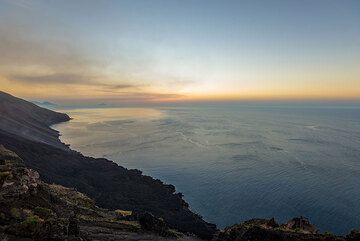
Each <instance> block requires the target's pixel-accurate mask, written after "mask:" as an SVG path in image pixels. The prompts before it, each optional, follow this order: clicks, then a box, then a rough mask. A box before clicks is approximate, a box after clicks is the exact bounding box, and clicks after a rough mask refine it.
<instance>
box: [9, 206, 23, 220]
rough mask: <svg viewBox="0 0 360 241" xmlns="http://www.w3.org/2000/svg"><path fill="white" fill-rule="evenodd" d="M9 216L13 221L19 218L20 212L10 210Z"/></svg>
mask: <svg viewBox="0 0 360 241" xmlns="http://www.w3.org/2000/svg"><path fill="white" fill-rule="evenodd" d="M10 214H11V217H13V218H15V219H20V218H21V211H20V209H18V208H12V209H11V210H10Z"/></svg>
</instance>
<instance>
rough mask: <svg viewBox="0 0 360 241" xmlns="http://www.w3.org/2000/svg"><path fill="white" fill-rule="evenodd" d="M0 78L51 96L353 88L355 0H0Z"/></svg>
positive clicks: (359, 23)
mask: <svg viewBox="0 0 360 241" xmlns="http://www.w3.org/2000/svg"><path fill="white" fill-rule="evenodd" d="M0 90H3V91H6V92H9V93H11V94H14V95H18V96H20V97H24V98H28V99H36V100H53V101H66V100H71V101H88V100H96V101H98V100H99V101H100V100H101V101H140V102H147V101H181V100H237V99H239V100H244V99H245V100H258V99H261V100H273V99H275V100H279V99H281V100H282V99H284V100H293V99H295V100H299V99H300V100H301V99H335V100H349V99H351V100H354V99H359V100H360V1H358V0H354V1H350V0H348V1H347V0H343V1H339V0H302V1H298V0H293V1H292V0H278V1H275V0H274V1H266V0H264V1H257V0H255V1H250V0H249V1H241V0H234V1H220V0H218V1H210V0H208V1H202V0H194V1H189V0H178V1H172V0H164V1H158V0H143V1H141V0H129V1H125V0H119V1H107V0H98V1H95V0H94V1H89V0H87V1H80V0H76V1H74V0H69V1H64V0H58V1H45V0H44V1H41V0H39V1H35V0H33V1H32V0H0Z"/></svg>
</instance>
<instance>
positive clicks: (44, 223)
mask: <svg viewBox="0 0 360 241" xmlns="http://www.w3.org/2000/svg"><path fill="white" fill-rule="evenodd" d="M0 187H1V188H0V240H19V239H21V238H30V239H32V240H59V241H60V240H63V241H65V240H79V241H80V240H104V241H106V240H109V241H110V240H112V241H114V240H149V241H151V240H154V241H155V240H163V241H166V240H175V239H176V240H179V241H180V240H184V241H185V240H187V241H190V240H197V239H195V238H194V237H189V236H186V235H184V234H182V233H179V232H177V231H175V230H170V229H169V228H168V227H167V225H166V224H165V223H164V222H163V221H161V220H159V219H156V218H155V217H153V216H151V215H150V214H135V213H132V212H130V211H123V210H116V211H110V210H106V209H101V208H98V207H97V206H95V205H94V202H93V200H91V199H90V198H88V197H87V196H86V195H84V194H82V193H79V192H77V191H76V190H74V189H69V188H65V187H63V186H60V185H54V184H51V185H50V184H46V183H44V182H43V181H42V180H41V179H40V176H39V174H38V173H37V172H36V171H33V170H31V169H28V168H26V166H25V165H24V163H23V161H22V160H21V159H20V158H19V157H18V156H17V155H16V154H15V153H13V152H11V151H9V150H7V149H5V148H4V147H3V146H1V145H0Z"/></svg>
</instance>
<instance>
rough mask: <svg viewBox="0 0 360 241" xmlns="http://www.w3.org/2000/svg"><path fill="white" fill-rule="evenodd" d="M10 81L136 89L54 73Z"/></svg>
mask: <svg viewBox="0 0 360 241" xmlns="http://www.w3.org/2000/svg"><path fill="white" fill-rule="evenodd" d="M7 78H8V79H9V80H10V81H13V82H17V83H22V84H32V85H84V86H92V87H98V88H99V91H103V92H104V91H113V92H115V91H117V90H122V89H138V88H139V87H140V86H139V85H134V84H127V83H124V84H111V83H103V82H100V81H97V80H95V79H96V78H98V77H94V76H86V75H80V74H70V73H56V74H49V75H19V74H15V75H10V76H8V77H7Z"/></svg>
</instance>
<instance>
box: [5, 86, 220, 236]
mask: <svg viewBox="0 0 360 241" xmlns="http://www.w3.org/2000/svg"><path fill="white" fill-rule="evenodd" d="M68 119H69V117H68V116H67V115H64V114H59V113H56V112H53V111H50V110H46V109H43V108H40V107H37V106H36V105H34V104H31V103H28V102H26V101H24V100H20V99H18V98H15V97H13V96H10V95H7V94H5V93H3V92H0V144H3V145H4V146H5V147H6V148H8V149H10V150H12V151H14V152H16V153H17V154H18V155H19V156H20V157H21V158H22V159H23V160H24V162H25V164H26V166H28V167H30V168H32V169H34V170H36V171H37V172H39V173H40V175H41V177H42V179H43V180H44V181H45V182H47V183H57V184H60V185H63V186H66V187H73V188H76V189H77V190H79V191H81V192H83V193H86V194H87V195H88V196H90V197H91V198H93V199H94V200H95V202H96V204H97V205H99V206H101V207H104V208H109V209H122V210H132V211H135V212H150V213H152V214H153V215H154V216H156V217H157V218H162V219H163V220H164V221H165V222H166V223H167V224H168V225H169V227H171V228H174V229H177V230H179V231H182V232H186V233H194V234H196V235H198V236H199V237H202V238H206V239H210V238H211V237H212V235H213V234H214V233H215V232H216V226H215V225H213V224H209V223H207V222H205V221H204V220H203V219H202V218H201V217H200V216H198V215H196V214H194V213H193V212H191V211H190V209H189V205H188V204H187V203H186V202H185V201H184V200H183V199H182V196H181V195H179V194H178V193H175V188H174V186H172V185H166V184H164V183H162V182H161V181H160V180H155V179H153V178H151V177H149V176H144V175H142V173H141V171H138V170H128V169H126V168H123V167H121V166H118V165H117V164H115V163H114V162H112V161H109V160H106V159H103V158H91V157H86V156H83V155H82V154H81V153H78V152H75V151H72V150H70V149H69V148H68V147H67V146H66V145H64V144H63V143H61V142H60V141H59V139H58V133H57V132H56V131H54V130H52V129H51V128H50V127H49V125H51V124H54V123H56V122H60V121H66V120H68Z"/></svg>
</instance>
